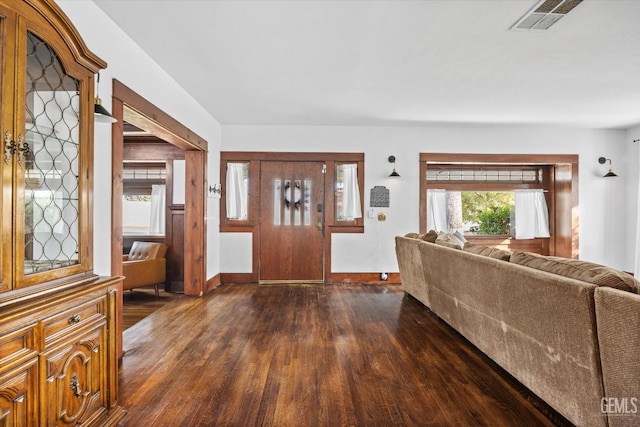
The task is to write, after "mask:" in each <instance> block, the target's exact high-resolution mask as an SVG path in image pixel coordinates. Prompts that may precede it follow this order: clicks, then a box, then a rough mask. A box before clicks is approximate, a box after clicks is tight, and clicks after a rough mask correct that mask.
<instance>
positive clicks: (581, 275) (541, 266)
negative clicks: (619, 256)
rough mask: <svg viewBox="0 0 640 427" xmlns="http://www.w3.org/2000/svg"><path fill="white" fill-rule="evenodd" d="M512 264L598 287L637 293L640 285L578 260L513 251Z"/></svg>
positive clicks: (612, 270) (606, 268)
mask: <svg viewBox="0 0 640 427" xmlns="http://www.w3.org/2000/svg"><path fill="white" fill-rule="evenodd" d="M509 261H511V262H512V263H515V264H520V265H525V266H527V267H531V268H535V269H536V270H542V271H547V272H549V273H555V274H558V275H561V276H564V277H569V278H572V279H576V280H582V281H583V282H588V283H593V284H594V285H598V286H607V287H610V288H616V289H621V290H623V291H630V292H634V293H637V291H638V289H639V285H640V283H639V282H638V281H637V280H635V279H634V278H633V277H632V276H631V275H629V274H627V273H624V272H621V271H618V270H616V269H614V268H610V267H606V266H603V265H600V264H595V263H592V262H587V261H580V260H577V259H569V258H560V257H552V256H543V255H538V254H533V253H529V252H520V251H513V253H512V254H511V258H510V259H509Z"/></svg>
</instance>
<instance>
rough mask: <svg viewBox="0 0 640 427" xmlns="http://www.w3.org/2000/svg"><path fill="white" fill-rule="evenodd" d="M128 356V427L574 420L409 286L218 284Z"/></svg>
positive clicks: (150, 329)
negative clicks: (490, 356) (529, 388)
mask: <svg viewBox="0 0 640 427" xmlns="http://www.w3.org/2000/svg"><path fill="white" fill-rule="evenodd" d="M124 349H125V355H124V357H123V360H122V367H121V372H120V400H119V404H120V405H121V406H122V407H124V408H125V409H126V410H128V414H127V416H126V417H125V419H124V421H123V425H126V426H136V427H137V426H143V425H144V426H465V425H468V426H509V427H511V426H546V425H554V424H555V425H570V424H569V423H567V422H566V421H565V420H564V419H562V417H560V416H559V415H558V414H556V413H555V412H553V411H552V410H550V409H549V408H548V407H547V406H546V405H545V404H544V403H542V402H541V401H540V400H539V399H537V398H535V397H532V396H531V395H530V394H529V393H527V391H526V390H524V389H523V387H522V386H521V385H519V383H517V382H516V381H515V380H513V378H511V377H510V376H509V375H507V374H506V373H505V372H504V371H502V370H501V369H499V368H498V367H497V366H496V365H495V364H494V363H493V362H491V361H490V360H488V359H487V358H486V357H484V356H483V355H482V354H481V353H480V352H479V351H478V350H477V349H475V348H474V347H473V346H471V345H470V344H469V343H468V342H467V341H466V340H464V338H462V337H461V336H460V335H459V334H457V333H456V332H455V331H453V330H452V329H451V328H449V327H448V326H447V325H446V324H445V323H444V322H442V321H440V320H439V319H438V318H437V317H436V316H435V315H433V314H432V313H431V312H430V311H429V310H427V309H426V308H425V307H424V306H423V305H422V304H421V303H420V302H418V301H416V300H415V299H413V298H412V297H409V296H405V295H404V293H403V292H402V291H401V290H400V287H399V286H393V285H391V286H387V287H385V286H370V285H366V286H363V285H353V284H351V285H331V286H325V287H324V288H323V287H293V286H258V285H235V286H220V287H218V288H217V289H216V290H214V291H213V292H212V293H211V294H209V295H207V296H205V297H203V298H195V297H185V298H178V299H176V300H174V301H171V302H169V303H168V304H167V305H165V306H164V307H162V308H160V309H159V310H158V311H156V312H155V313H153V314H151V315H150V316H148V317H146V318H144V319H143V320H141V321H140V322H138V323H137V324H135V325H134V326H132V327H131V328H129V329H127V330H126V331H125V333H124Z"/></svg>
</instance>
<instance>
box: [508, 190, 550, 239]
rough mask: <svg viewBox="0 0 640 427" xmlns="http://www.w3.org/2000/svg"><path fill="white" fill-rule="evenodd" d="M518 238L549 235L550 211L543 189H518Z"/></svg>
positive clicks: (516, 215) (516, 221)
mask: <svg viewBox="0 0 640 427" xmlns="http://www.w3.org/2000/svg"><path fill="white" fill-rule="evenodd" d="M515 223H516V239H534V238H536V237H549V211H548V209H547V202H546V200H545V198H544V193H543V192H542V190H516V212H515Z"/></svg>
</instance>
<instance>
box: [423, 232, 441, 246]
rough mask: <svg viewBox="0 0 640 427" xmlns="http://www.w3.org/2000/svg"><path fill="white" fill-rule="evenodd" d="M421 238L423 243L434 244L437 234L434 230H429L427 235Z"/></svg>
mask: <svg viewBox="0 0 640 427" xmlns="http://www.w3.org/2000/svg"><path fill="white" fill-rule="evenodd" d="M421 238H422V240H424V241H425V242H430V243H434V242H435V241H436V239H437V238H438V232H437V231H435V230H429V231H428V232H427V233H425V234H423V235H422V237H421Z"/></svg>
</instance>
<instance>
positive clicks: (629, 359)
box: [595, 287, 640, 427]
mask: <svg viewBox="0 0 640 427" xmlns="http://www.w3.org/2000/svg"><path fill="white" fill-rule="evenodd" d="M595 304H596V321H597V327H598V343H599V346H600V360H601V363H602V378H603V383H604V397H605V400H603V410H604V411H605V412H609V413H610V414H611V415H615V416H610V417H609V426H610V427H623V426H632V425H638V422H640V413H626V414H624V413H623V414H620V413H615V412H616V404H617V405H618V408H621V407H622V406H621V405H624V404H626V405H627V406H626V408H627V409H629V410H631V409H633V408H634V407H635V408H636V412H637V411H638V410H640V407H639V406H640V402H639V401H638V400H639V399H640V365H638V359H639V358H640V295H638V294H634V293H631V292H626V291H622V290H619V289H613V288H608V287H599V288H597V289H596V291H595ZM630 399H635V401H633V402H632V401H630ZM625 400H626V402H625ZM612 411H613V413H612Z"/></svg>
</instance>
